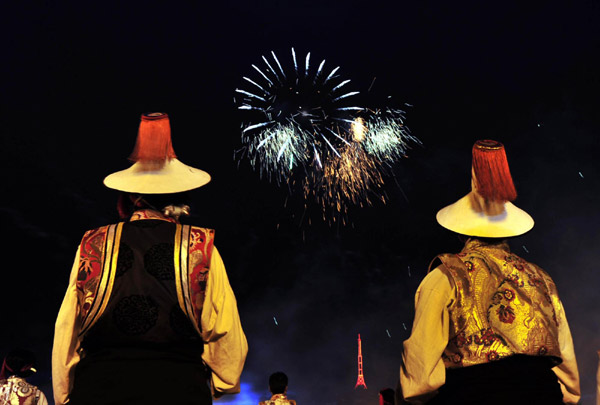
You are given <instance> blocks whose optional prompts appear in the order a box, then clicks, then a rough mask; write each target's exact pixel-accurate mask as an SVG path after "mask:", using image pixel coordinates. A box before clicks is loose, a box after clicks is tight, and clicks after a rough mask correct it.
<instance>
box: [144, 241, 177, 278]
mask: <svg viewBox="0 0 600 405" xmlns="http://www.w3.org/2000/svg"><path fill="white" fill-rule="evenodd" d="M174 250H175V245H174V244H173V243H159V244H158V245H154V246H152V247H151V248H150V249H148V251H147V252H146V254H145V255H144V267H145V268H146V271H147V272H148V273H150V274H152V275H153V276H154V277H156V278H157V279H159V280H174V279H175V265H174V264H173V251H174Z"/></svg>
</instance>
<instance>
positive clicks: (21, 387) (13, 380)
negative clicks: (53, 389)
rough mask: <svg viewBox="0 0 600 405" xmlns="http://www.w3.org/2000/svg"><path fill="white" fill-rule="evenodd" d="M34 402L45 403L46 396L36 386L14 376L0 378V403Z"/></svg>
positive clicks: (28, 404)
mask: <svg viewBox="0 0 600 405" xmlns="http://www.w3.org/2000/svg"><path fill="white" fill-rule="evenodd" d="M36 404H46V405H47V402H46V398H45V397H44V396H43V394H42V393H41V391H40V390H39V389H38V388H37V387H35V386H34V385H31V384H29V383H27V382H26V381H25V380H24V379H23V378H20V377H16V376H12V377H10V378H8V379H6V380H0V405H36Z"/></svg>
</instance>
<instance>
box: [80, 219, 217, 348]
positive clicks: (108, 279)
mask: <svg viewBox="0 0 600 405" xmlns="http://www.w3.org/2000/svg"><path fill="white" fill-rule="evenodd" d="M141 219H151V218H141ZM142 222H143V221H142ZM123 226H124V224H123V223H119V224H115V225H109V226H104V227H101V228H97V229H94V230H91V231H88V232H86V234H85V235H84V237H83V239H82V241H81V244H80V252H79V263H80V265H79V272H78V278H77V283H76V286H77V293H78V301H79V322H81V325H82V327H81V333H80V335H81V336H83V335H85V334H86V333H87V332H88V331H89V330H90V329H92V327H93V326H94V325H95V324H97V323H98V321H99V320H100V319H101V317H102V314H103V313H104V312H105V310H106V308H107V305H109V300H110V297H111V294H112V293H113V286H114V285H115V279H116V278H117V277H120V274H119V273H120V272H121V271H122V266H123V263H124V261H125V262H126V261H127V259H126V258H125V257H123V258H119V254H120V253H128V250H123V248H122V247H121V246H120V245H121V234H122V232H123ZM172 226H174V227H175V232H174V238H173V240H172V243H169V244H168V246H171V248H170V249H173V250H172V252H166V253H165V254H163V255H162V256H164V257H166V258H169V257H170V258H171V259H168V260H172V261H173V263H172V266H171V265H169V266H164V268H169V267H170V268H172V269H173V270H174V274H170V275H169V274H154V275H155V276H158V278H160V279H166V280H169V279H170V280H174V283H175V289H176V295H177V302H178V306H179V308H180V309H181V311H182V312H183V314H185V316H186V317H187V318H188V319H189V320H190V321H191V323H192V326H193V328H194V329H195V330H196V333H197V334H198V335H200V332H201V322H200V317H201V314H202V307H203V304H204V294H205V290H206V284H207V281H208V277H209V268H210V260H211V255H212V251H213V240H214V231H213V230H211V229H205V228H198V227H192V226H188V225H180V224H173V225H172ZM126 256H127V255H126ZM129 259H131V258H129ZM173 270H171V271H173ZM159 271H163V270H161V269H159ZM163 272H164V271H163ZM133 298H136V297H133Z"/></svg>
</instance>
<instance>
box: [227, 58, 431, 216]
mask: <svg viewBox="0 0 600 405" xmlns="http://www.w3.org/2000/svg"><path fill="white" fill-rule="evenodd" d="M291 56H292V58H291V59H292V62H293V63H292V67H288V68H284V67H283V65H282V64H281V63H280V61H279V59H278V58H277V56H276V55H275V53H274V52H271V60H269V59H267V58H266V57H265V56H262V61H263V62H264V67H263V68H262V69H261V68H259V67H258V66H256V65H252V68H253V69H254V71H255V72H256V74H257V77H255V78H254V79H251V78H248V77H244V78H243V79H244V80H245V82H246V83H247V84H248V87H247V88H246V89H236V93H237V94H238V97H237V99H236V103H237V105H238V109H239V110H244V111H245V112H246V114H247V116H248V117H249V119H248V121H247V122H245V123H244V124H243V125H242V143H243V145H244V148H243V152H244V153H243V154H242V155H241V157H244V155H245V156H246V157H247V158H248V159H249V161H250V163H251V165H252V166H253V167H254V168H255V169H256V170H258V171H259V172H260V173H261V177H262V175H265V176H267V178H268V179H269V180H274V181H276V182H277V183H278V184H282V183H285V184H287V185H289V186H290V190H292V191H293V188H294V187H295V186H297V185H298V184H300V188H301V189H302V191H303V195H304V197H305V198H307V199H308V198H309V197H311V196H312V197H314V200H315V201H317V203H318V204H319V205H320V206H321V207H322V211H323V216H324V218H325V216H326V215H325V213H326V212H331V213H332V214H333V215H332V219H333V220H334V221H335V220H336V217H337V216H344V215H345V214H346V213H347V210H348V205H349V204H352V205H358V206H364V205H365V204H366V205H370V204H371V203H372V199H373V197H375V198H376V199H379V200H382V201H384V202H385V199H384V197H383V194H382V193H380V190H381V187H382V185H383V177H384V176H385V175H386V174H390V173H391V171H390V169H391V167H392V164H393V163H394V162H396V161H397V160H398V159H400V158H401V157H402V156H404V155H405V152H406V149H407V148H408V142H409V141H414V142H419V141H418V140H417V139H416V138H415V137H413V136H412V135H410V133H409V131H408V129H407V128H406V127H405V125H404V116H403V112H402V111H400V110H394V109H390V108H385V109H383V110H371V109H368V108H366V107H362V106H358V105H356V103H353V102H352V100H354V99H355V98H356V97H355V96H357V95H358V94H359V92H358V91H352V90H350V89H348V86H347V85H348V83H350V80H347V79H346V80H343V79H341V78H340V76H339V75H338V71H339V69H340V67H339V66H338V67H335V68H333V69H331V70H328V69H326V67H325V66H326V62H325V60H323V61H321V62H320V63H319V64H318V65H317V67H316V68H313V67H312V66H311V62H310V52H309V53H308V54H307V55H306V57H305V58H304V59H303V61H301V62H303V63H299V61H298V58H297V56H296V52H295V51H294V49H293V48H292V54H291Z"/></svg>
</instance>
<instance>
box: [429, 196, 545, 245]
mask: <svg viewBox="0 0 600 405" xmlns="http://www.w3.org/2000/svg"><path fill="white" fill-rule="evenodd" d="M436 219H437V222H438V223H439V224H440V225H441V226H443V227H444V228H446V229H449V230H451V231H453V232H456V233H460V234H463V235H468V236H477V237H482V238H508V237H511V236H519V235H523V234H524V233H527V232H528V231H530V230H531V228H533V225H534V221H533V218H532V217H531V216H530V215H529V214H528V213H527V212H525V211H523V210H522V209H520V208H518V207H517V206H515V205H514V204H512V203H511V202H508V201H507V202H505V203H504V212H503V213H501V214H499V215H494V216H489V215H486V214H485V213H484V212H477V211H476V210H475V209H474V208H473V205H472V202H471V198H469V195H468V194H467V195H466V196H464V197H463V198H461V199H460V200H458V201H457V202H455V203H454V204H451V205H448V206H447V207H444V208H442V209H441V210H439V211H438V213H437V215H436Z"/></svg>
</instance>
